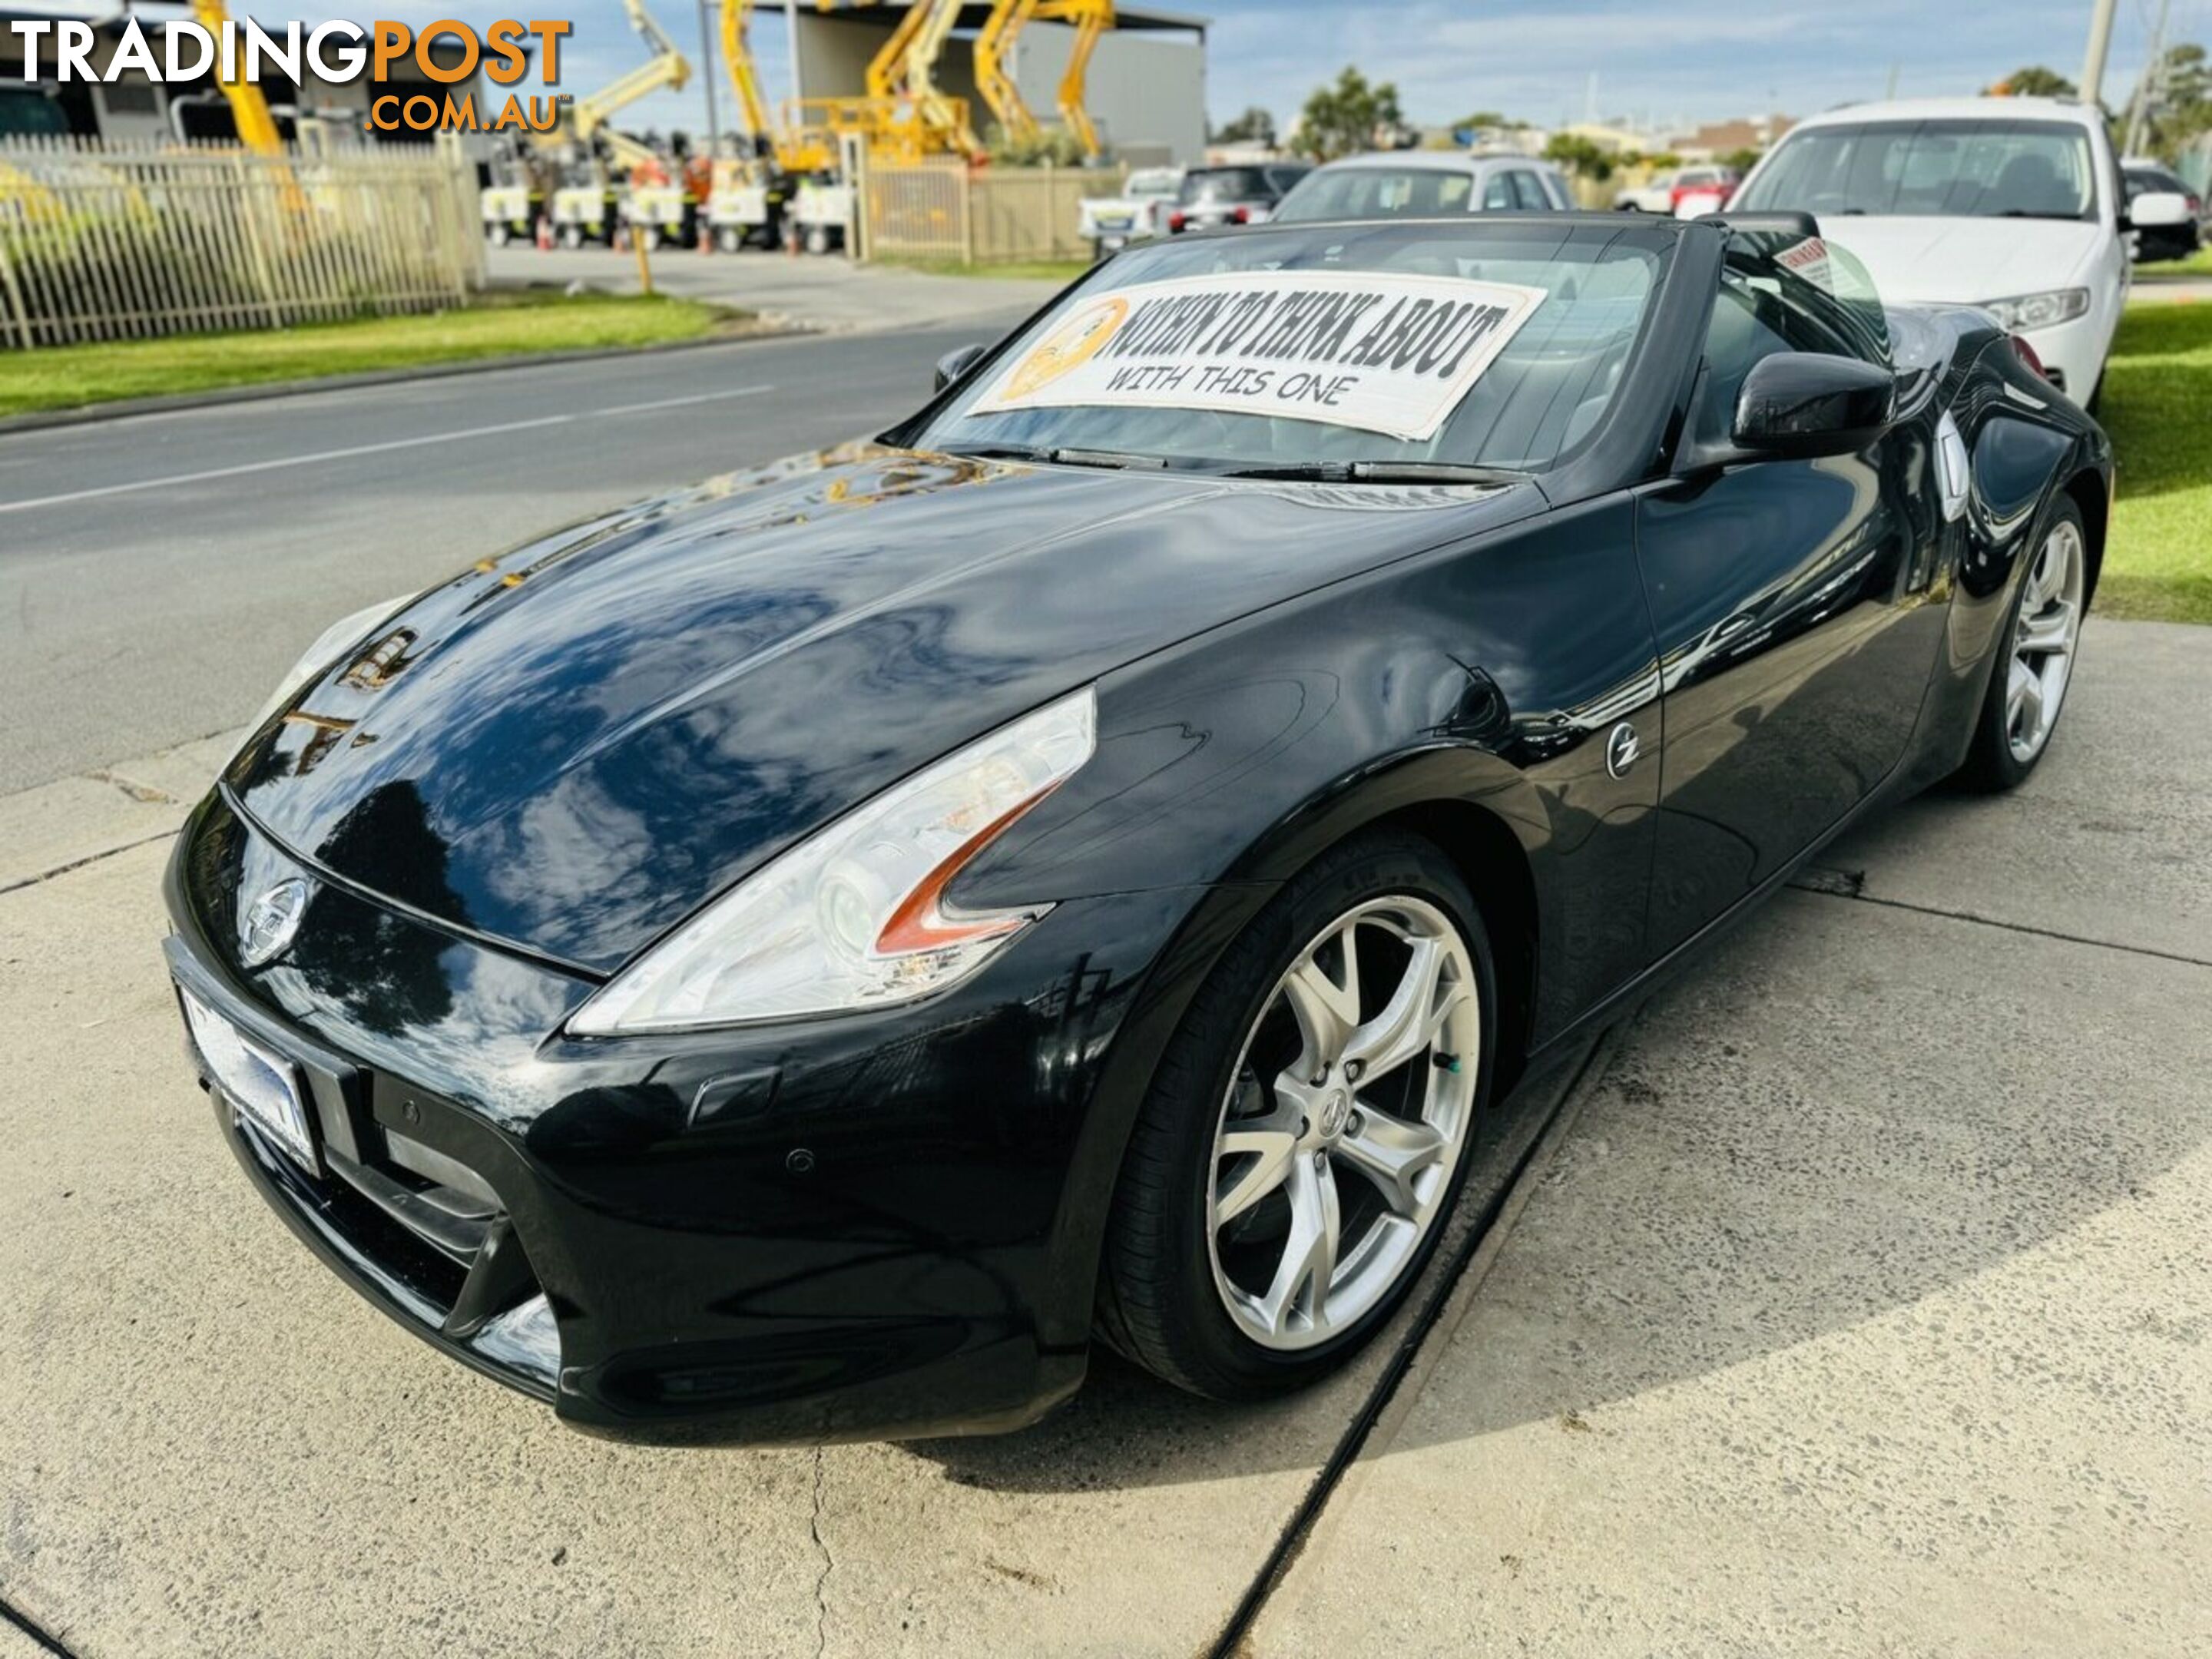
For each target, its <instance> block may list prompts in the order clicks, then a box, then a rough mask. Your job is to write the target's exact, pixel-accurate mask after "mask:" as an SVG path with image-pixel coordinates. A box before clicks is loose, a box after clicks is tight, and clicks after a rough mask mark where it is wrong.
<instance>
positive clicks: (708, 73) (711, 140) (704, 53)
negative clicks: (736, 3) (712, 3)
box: [699, 0, 722, 157]
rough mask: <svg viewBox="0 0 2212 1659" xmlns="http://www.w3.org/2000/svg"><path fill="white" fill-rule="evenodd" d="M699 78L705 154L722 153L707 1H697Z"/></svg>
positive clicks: (718, 154)
mask: <svg viewBox="0 0 2212 1659" xmlns="http://www.w3.org/2000/svg"><path fill="white" fill-rule="evenodd" d="M699 67H700V69H701V70H702V74H701V75H700V76H699V78H700V79H701V80H702V81H704V82H706V83H707V154H708V155H712V156H717V157H719V156H720V155H721V153H722V120H721V117H720V115H719V114H718V113H716V112H715V109H714V34H713V33H712V32H711V31H709V30H708V27H707V0H699Z"/></svg>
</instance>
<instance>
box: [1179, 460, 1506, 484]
mask: <svg viewBox="0 0 2212 1659" xmlns="http://www.w3.org/2000/svg"><path fill="white" fill-rule="evenodd" d="M1221 476H1222V477H1225V478H1288V479H1305V480H1309V481H1311V482H1314V483H1458V484H1516V483H1528V474H1527V473H1526V472H1516V471H1512V470H1511V469H1510V468H1507V467H1502V466H1462V465H1458V464H1457V463H1455V462H1452V461H1291V462H1279V463H1274V464H1271V465H1264V466H1237V467H1227V468H1225V469H1223V471H1222V474H1221Z"/></svg>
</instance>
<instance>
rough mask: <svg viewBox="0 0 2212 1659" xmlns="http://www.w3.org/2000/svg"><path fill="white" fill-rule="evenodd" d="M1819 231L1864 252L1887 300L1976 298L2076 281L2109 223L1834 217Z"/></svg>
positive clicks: (1861, 255)
mask: <svg viewBox="0 0 2212 1659" xmlns="http://www.w3.org/2000/svg"><path fill="white" fill-rule="evenodd" d="M1820 228H1821V232H1822V234H1824V235H1826V237H1827V238H1828V239H1829V240H1831V241H1832V242H1834V243H1836V245H1837V246H1839V247H1842V248H1844V249H1845V250H1847V251H1848V252H1852V253H1855V254H1857V256H1858V258H1859V261H1860V263H1861V264H1864V265H1865V266H1866V268H1867V270H1868V273H1869V275H1870V276H1873V278H1874V285H1875V291H1876V292H1877V293H1879V294H1880V295H1881V297H1882V298H1883V299H1884V300H1891V301H1902V302H1904V303H1905V304H1909V305H1923V304H1928V303H1930V302H1936V303H1941V302H1945V301H1951V302H1957V303H1961V304H1967V305H1973V304H1978V303H1979V302H1981V301H1984V300H2004V299H2009V298H2011V297H2012V296H2013V295H2018V294H2039V293H2042V292H2043V291H2045V289H2054V288H2065V287H2067V286H2069V284H2070V283H2073V282H2074V280H2075V276H2076V274H2077V273H2078V272H2079V271H2080V270H2081V267H2082V266H2083V265H2084V264H2087V262H2088V258H2089V255H2090V253H2091V252H2092V251H2093V249H2094V248H2095V246H2096V245H2097V241H2098V239H2099V238H2100V237H2101V236H2104V235H2106V234H2109V233H2107V232H2106V230H2105V228H2104V227H2102V226H2101V225H2096V224H2092V223H2089V222H2087V221H2083V220H2074V219H1942V218H1933V217H1926V216H1897V217H1887V216H1880V217H1878V216H1874V215H1866V216H1856V215H1855V216H1850V217H1848V218H1828V219H1823V220H1822V221H1821V222H1820Z"/></svg>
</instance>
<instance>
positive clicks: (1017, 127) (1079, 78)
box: [975, 0, 1114, 157]
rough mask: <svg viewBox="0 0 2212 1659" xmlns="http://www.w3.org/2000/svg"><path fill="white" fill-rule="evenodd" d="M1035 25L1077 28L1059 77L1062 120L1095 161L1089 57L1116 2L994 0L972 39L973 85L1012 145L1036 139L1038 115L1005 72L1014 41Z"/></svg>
mask: <svg viewBox="0 0 2212 1659" xmlns="http://www.w3.org/2000/svg"><path fill="white" fill-rule="evenodd" d="M1034 22H1044V23H1066V24H1068V25H1070V26H1072V27H1073V28H1074V30H1075V45H1074V46H1073V48H1072V49H1071V50H1070V52H1068V56H1067V70H1066V73H1065V74H1063V75H1062V76H1060V91H1059V96H1058V101H1059V105H1060V119H1061V120H1062V121H1063V122H1065V123H1066V125H1067V130H1068V131H1069V132H1071V133H1073V135H1074V136H1075V141H1076V143H1079V144H1081V145H1082V146H1083V153H1084V154H1085V155H1089V156H1093V157H1095V156H1097V155H1098V153H1099V143H1098V128H1097V125H1096V124H1095V123H1094V122H1093V121H1092V120H1091V112H1090V110H1089V108H1088V107H1086V106H1085V102H1084V99H1085V94H1086V92H1087V90H1088V82H1089V78H1090V72H1091V53H1092V52H1096V51H1097V47H1098V37H1099V36H1100V35H1102V34H1103V33H1105V32H1106V31H1107V30H1108V29H1109V28H1112V27H1114V0H994V3H993V5H992V7H991V15H990V16H989V17H987V18H986V19H985V20H984V23H983V27H982V30H981V33H978V34H977V35H976V37H975V85H976V88H977V89H978V90H980V91H981V93H982V94H983V101H984V102H985V103H986V104H987V105H989V106H990V107H991V112H992V113H993V114H994V115H995V116H997V117H998V118H999V125H1000V128H1001V129H1003V130H1004V131H1005V132H1006V137H1008V138H1009V139H1010V140H1012V141H1013V142H1015V143H1022V142H1024V141H1027V140H1030V139H1033V138H1035V137H1036V135H1037V120H1036V116H1035V115H1033V114H1031V113H1030V106H1029V105H1028V104H1027V103H1026V102H1025V101H1024V100H1023V98H1022V94H1021V88H1018V87H1017V86H1016V85H1015V84H1014V77H1013V75H1012V71H1011V70H1009V69H1008V68H1007V59H1008V58H1011V57H1012V55H1013V50H1014V41H1015V40H1016V38H1017V37H1018V36H1019V35H1020V33H1021V32H1022V30H1023V29H1024V27H1027V26H1028V25H1030V23H1034Z"/></svg>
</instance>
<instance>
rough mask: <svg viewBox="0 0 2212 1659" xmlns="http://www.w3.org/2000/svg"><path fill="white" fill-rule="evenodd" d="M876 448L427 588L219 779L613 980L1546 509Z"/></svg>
mask: <svg viewBox="0 0 2212 1659" xmlns="http://www.w3.org/2000/svg"><path fill="white" fill-rule="evenodd" d="M1542 507H1543V498H1542V496H1541V495H1540V493H1539V492H1538V491H1537V490H1536V489H1535V488H1534V486H1532V485H1522V486H1516V487H1513V488H1510V489H1494V490H1470V489H1464V488H1462V489H1405V490H1394V489H1376V488H1374V487H1371V486H1370V487H1364V488H1361V489H1333V488H1328V487H1325V486H1316V485H1297V484H1292V485H1284V484H1262V483H1234V482H1226V481H1223V480H1220V479H1208V478H1204V477H1191V476H1172V477H1171V476H1165V475H1162V474H1158V473H1149V474H1128V473H1121V472H1107V471H1077V470H1074V469H1067V468H1057V467H1027V466H1020V465H1006V464H1000V463H994V462H983V461H976V460H970V459H954V458H951V457H945V456H930V455H917V454H914V453H908V452H903V451H897V450H890V449H884V448H880V447H875V446H863V447H857V448H851V449H848V450H845V451H842V452H832V453H828V454H824V455H819V456H814V457H809V458H805V459H799V460H796V461H792V462H786V463H782V464H780V465H777V466H775V467H772V468H769V469H767V470H765V471H760V472H756V473H752V474H747V475H738V476H733V477H729V478H725V479H720V480H716V481H715V482H714V483H710V484H708V485H705V486H702V487H701V488H700V489H696V490H694V491H690V492H689V493H687V494H685V495H679V496H676V497H673V498H671V499H669V500H667V501H660V502H657V503H654V504H652V505H649V506H647V507H640V508H637V509H635V510H632V511H629V512H625V513H620V514H617V515H614V516H611V517H609V518H606V519H605V520H599V521H597V522H594V523H592V524H588V525H586V526H579V527H577V529H576V530H574V531H573V532H563V533H562V535H560V536H556V537H553V538H547V539H546V540H544V541H542V542H538V543H536V544H531V545H528V546H526V547H523V548H521V549H519V550H516V551H515V552H514V553H512V554H510V555H508V556H505V557H503V558H499V559H488V560H484V561H482V562H479V563H477V565H475V566H473V567H472V568H470V569H469V570H467V571H465V572H464V573H463V574H460V575H459V576H457V577H455V578H454V579H453V580H451V581H449V582H447V583H446V584H445V585H443V586H440V587H436V588H433V589H431V590H430V591H429V592H427V593H424V594H422V596H420V597H419V598H418V599H416V600H415V601H414V602H413V603H412V604H411V605H409V606H408V607H406V608H405V609H404V610H402V611H399V612H398V614H397V615H395V616H393V617H391V618H390V619H389V620H388V621H386V622H385V623H382V624H380V626H379V627H378V629H376V632H375V634H374V636H373V637H372V639H371V640H370V641H368V642H367V643H366V644H365V645H364V646H363V647H362V649H360V650H358V651H356V653H353V654H352V655H351V656H350V657H349V658H348V659H346V660H345V661H344V662H342V663H339V664H337V665H335V666H333V667H332V668H331V670H329V671H326V672H325V673H323V674H322V675H320V676H319V677H318V678H315V679H313V680H311V681H310V682H309V683H308V684H307V686H306V688H304V689H303V690H301V692H300V693H299V694H297V696H295V698H294V699H293V700H292V701H291V702H290V703H289V706H288V709H287V712H286V713H284V714H283V715H282V716H281V717H280V718H278V719H276V720H274V721H273V722H272V723H271V724H270V725H269V726H264V728H263V729H262V730H261V731H260V732H258V733H257V734H256V736H255V737H254V738H252V740H251V741H250V742H249V743H248V744H247V745H246V748H245V749H243V750H240V754H239V756H238V757H237V758H236V759H235V760H234V762H233V763H232V764H231V766H230V768H229V769H228V771H227V772H226V774H225V781H226V783H227V785H228V787H229V789H230V790H231V792H232V793H233V796H234V799H237V800H238V801H239V802H240V804H241V805H243V807H244V808H245V810H246V812H247V814H248V815H249V816H250V817H252V818H253V819H254V820H255V821H256V822H258V823H259V824H260V826H261V827H262V828H263V829H264V830H265V831H266V832H267V833H268V834H269V835H270V836H273V837H274V838H275V839H276V841H278V842H281V843H282V844H283V845H284V846H285V847H287V848H289V849H290V850H291V851H292V852H293V853H295V854H298V855H300V856H301V857H302V858H303V859H305V860H308V861H309V862H311V863H313V864H315V865H319V866H321V867H322V868H323V869H324V870H325V871H326V872H329V873H331V874H333V875H335V876H337V877H338V878H342V879H343V880H345V881H348V882H350V883H353V884H356V885H358V886H360V887H362V888H364V889H366V890H369V891H372V892H374V893H377V894H379V895H381V896H384V897H386V898H387V899H390V900H392V901H394V902H398V904H401V905H404V906H405V907H408V908H412V909H414V910H416V911H419V912H421V913H423V914H425V915H429V916H432V917H435V918H436V919H437V920H439V921H442V922H446V923H448V924H451V925H453V926H455V927H463V928H466V929H469V930H471V931H472V932H475V933H478V934H481V935H483V936H484V937H486V938H489V939H495V940H497V941H501V942H504V943H507V944H509V945H516V946H519V947H520V948H523V949H525V950H527V951H532V952H533V953H535V954H537V955H539V956H542V957H546V958H549V959H550V960H553V961H556V962H559V963H567V964H570V965H573V966H575V967H579V968H582V969H586V970H588V971H592V972H599V973H605V972H611V971H612V970H613V969H615V968H617V966H619V965H620V964H621V963H623V961H624V960H626V959H627V958H628V957H630V956H631V955H633V954H634V953H635V951H638V950H639V949H641V947H642V946H643V945H647V943H649V942H650V941H651V940H652V939H654V938H655V937H656V936H658V935H659V933H662V932H663V931H665V929H667V928H668V927H671V926H673V925H674V924H675V923H676V922H678V921H681V920H682V919H683V918H684V916H686V915H689V914H690V912H691V911H693V910H694V909H696V908H698V907H699V906H700V905H701V904H702V903H704V902H706V901H707V900H708V899H709V898H711V897H712V896H714V894H715V893H717V892H718V891H720V890H722V889H724V888H725V887H726V886H728V885H729V884H731V883H732V882H733V881H734V880H736V879H737V878H739V877H741V876H742V875H744V873H745V872H747V871H749V870H750V869H752V868H753V867H755V866H757V865H758V864H760V863H761V862H762V861H763V860H766V859H768V858H769V857H771V856H773V855H774V854H775V853H776V852H777V851H779V850H780V849H781V848H784V847H786V846H788V845H790V844H791V843H792V842H794V841H795V840H797V839H799V837H801V836H805V834H806V833H808V832H809V831H810V830H811V829H815V828H817V827H818V826H819V825H821V824H823V823H826V822H827V821H828V820H829V819H830V818H831V817H835V816H836V815H837V814H838V813H840V812H842V811H846V810H848V809H849V808H851V807H852V806H854V805H858V804H859V803H860V802H861V801H863V800H865V799H867V798H868V797H869V796H871V795H872V794H873V793H876V792H877V791H878V790H880V789H882V788H884V787H886V786H888V785H889V784H891V783H893V782H896V781H897V780H898V779H899V778H901V777H902V776H903V775H906V774H907V773H908V772H909V771H911V770H913V769H915V768H916V767H918V766H920V765H921V764H923V763H927V762H928V761H930V760H933V759H934V758H936V757H938V756H939V755H942V754H945V753H947V752H949V751H950V750H953V749H955V748H957V747H958V746H959V745H960V744H962V743H963V742H965V741H967V740H969V739H970V738H975V737H977V736H980V735H981V734H982V733H984V732H988V731H990V730H992V729H994V728H995V727H996V726H1000V725H1002V724H1004V723H1005V722H1006V721H1007V720H1012V718H1014V717H1015V716H1017V715H1018V714H1022V713H1023V712H1024V711H1025V710H1027V709H1029V708H1034V707H1036V705H1038V704H1040V703H1042V702H1047V701H1048V700H1049V699H1051V698H1052V697H1054V696H1058V695H1060V694H1061V693H1063V692H1066V691H1067V690H1073V689H1074V688H1076V687H1078V686H1080V685H1083V684H1087V683H1089V682H1090V681H1091V680H1093V679H1095V678H1097V677H1098V676H1099V675H1101V674H1103V673H1104V672H1106V671H1109V670H1110V669H1113V668H1115V667H1117V666H1119V665H1122V664H1124V663H1127V662H1128V661H1130V660H1132V659H1134V658H1136V657H1138V656H1140V655H1142V654H1144V653H1147V652H1150V651H1152V650H1155V649H1158V648H1159V647H1163V646H1165V645H1169V644H1171V643H1173V642H1174V641H1176V640H1178V639H1181V638H1183V637H1186V636H1188V635H1191V634H1193V633H1195V632H1198V631H1200V630H1202V629H1206V628H1209V627H1212V626H1215V625H1217V624H1218V623H1223V622H1225V621H1229V620H1231V619H1233V618H1234V617H1237V616H1240V615H1242V614H1243V613H1245V612H1247V611H1252V610H1254V609H1256V608H1258V607H1260V606H1261V605H1267V604H1269V603H1272V602H1274V601H1276V600H1279V599H1285V598H1288V597H1291V596H1292V595H1295V594H1297V593H1299V592H1304V591H1306V590H1307V589H1310V588H1311V587H1314V586H1317V585H1319V584H1321V583H1323V582H1327V581H1329V580H1334V579H1335V578H1337V577H1340V576H1343V575H1347V574H1352V573H1354V572H1356V571H1358V570H1360V569H1363V568H1368V567H1370V566H1372V565H1375V564H1377V563H1380V562H1384V561H1387V560H1389V559H1391V558H1395V557H1399V556H1404V555H1407V554H1410V553H1414V552H1419V551H1421V550H1424V549H1426V548H1429V547H1432V546H1435V545H1437V544H1440V543H1441V542H1443V541H1445V540H1448V539H1451V538H1456V537H1459V536H1463V535H1466V534H1469V533H1474V532H1479V531H1480V530H1482V529H1485V528H1487V527H1490V526H1494V525H1498V524H1503V523H1506V522H1509V521H1510V520H1513V519H1516V518H1519V517H1522V516H1525V515H1527V514H1528V513H1533V512H1536V511H1540V510H1541V508H1542Z"/></svg>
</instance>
